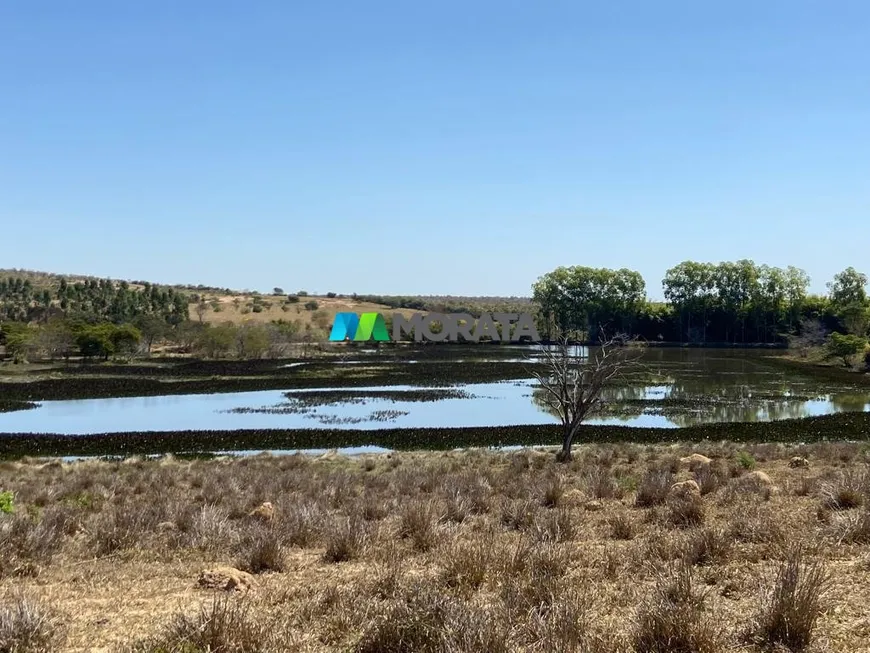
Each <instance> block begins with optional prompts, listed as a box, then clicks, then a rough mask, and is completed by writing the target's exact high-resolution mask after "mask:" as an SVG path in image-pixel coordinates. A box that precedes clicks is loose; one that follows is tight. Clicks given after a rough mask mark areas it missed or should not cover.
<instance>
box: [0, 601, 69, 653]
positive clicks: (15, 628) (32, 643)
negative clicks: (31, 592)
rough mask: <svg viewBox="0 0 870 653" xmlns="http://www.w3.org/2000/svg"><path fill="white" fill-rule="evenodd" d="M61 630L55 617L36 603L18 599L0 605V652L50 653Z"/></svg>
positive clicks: (58, 638)
mask: <svg viewBox="0 0 870 653" xmlns="http://www.w3.org/2000/svg"><path fill="white" fill-rule="evenodd" d="M62 639H63V630H62V627H61V625H60V624H59V623H58V618H57V615H55V614H54V613H53V612H52V611H51V610H49V609H47V608H45V607H44V606H43V605H41V604H40V603H37V602H36V601H33V600H30V599H27V598H24V597H18V598H15V599H13V600H11V601H8V602H4V603H3V604H2V605H0V651H2V652H3V653H51V652H52V651H56V650H58V648H57V647H58V646H59V645H60V643H61V640H62Z"/></svg>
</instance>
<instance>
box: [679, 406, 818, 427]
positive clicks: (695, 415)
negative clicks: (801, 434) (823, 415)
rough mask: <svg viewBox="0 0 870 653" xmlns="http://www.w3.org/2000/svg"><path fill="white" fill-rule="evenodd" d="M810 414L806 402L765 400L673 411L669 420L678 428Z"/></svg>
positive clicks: (761, 420) (762, 420)
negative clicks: (688, 410) (690, 410)
mask: <svg viewBox="0 0 870 653" xmlns="http://www.w3.org/2000/svg"><path fill="white" fill-rule="evenodd" d="M809 414H810V412H809V409H808V408H807V406H806V402H805V401H788V400H780V401H774V400H763V401H751V402H749V403H745V404H741V403H724V402H723V403H711V404H708V405H705V406H703V407H699V408H698V410H697V411H694V412H685V411H683V412H680V411H673V412H671V413H670V414H668V412H667V411H665V415H666V416H667V418H668V419H669V420H670V421H671V422H673V423H674V424H676V425H677V426H693V425H695V424H705V423H710V422H767V421H771V420H779V419H797V418H799V417H808V416H809Z"/></svg>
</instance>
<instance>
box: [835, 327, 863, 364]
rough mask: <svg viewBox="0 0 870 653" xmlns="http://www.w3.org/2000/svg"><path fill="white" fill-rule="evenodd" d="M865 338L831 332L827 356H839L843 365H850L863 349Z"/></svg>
mask: <svg viewBox="0 0 870 653" xmlns="http://www.w3.org/2000/svg"><path fill="white" fill-rule="evenodd" d="M866 346H867V339H866V338H862V337H861V336H855V335H844V334H842V333H832V334H831V336H830V339H829V340H828V345H827V349H828V356H829V357H831V358H839V359H840V360H841V361H842V362H843V366H844V367H851V366H852V363H853V361H854V359H855V356H857V355H858V354H860V353H861V352H862V351H864V348H865V347H866Z"/></svg>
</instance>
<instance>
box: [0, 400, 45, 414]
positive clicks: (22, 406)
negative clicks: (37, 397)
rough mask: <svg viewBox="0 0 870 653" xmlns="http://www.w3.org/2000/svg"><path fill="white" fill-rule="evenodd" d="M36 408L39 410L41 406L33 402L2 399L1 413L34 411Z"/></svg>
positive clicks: (0, 402)
mask: <svg viewBox="0 0 870 653" xmlns="http://www.w3.org/2000/svg"><path fill="white" fill-rule="evenodd" d="M34 408H39V404H37V403H35V402H33V401H16V400H10V399H0V413H11V412H13V411H16V410H32V409H34Z"/></svg>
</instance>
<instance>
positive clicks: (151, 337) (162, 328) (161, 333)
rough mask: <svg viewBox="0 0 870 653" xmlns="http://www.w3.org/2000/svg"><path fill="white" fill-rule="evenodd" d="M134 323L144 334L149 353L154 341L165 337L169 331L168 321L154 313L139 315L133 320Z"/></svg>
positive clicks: (143, 337) (143, 338)
mask: <svg viewBox="0 0 870 653" xmlns="http://www.w3.org/2000/svg"><path fill="white" fill-rule="evenodd" d="M133 325H134V326H135V327H136V328H137V329H139V332H140V333H141V334H142V340H143V341H144V343H145V347H146V351H147V352H148V354H150V353H151V348H152V347H153V346H154V342H155V341H158V340H160V339H162V338H165V337H166V334H167V333H168V332H169V325H168V324H167V323H166V320H164V319H162V318H161V317H159V316H158V315H155V314H153V313H150V314H145V315H139V316H138V317H136V319H134V320H133Z"/></svg>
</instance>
